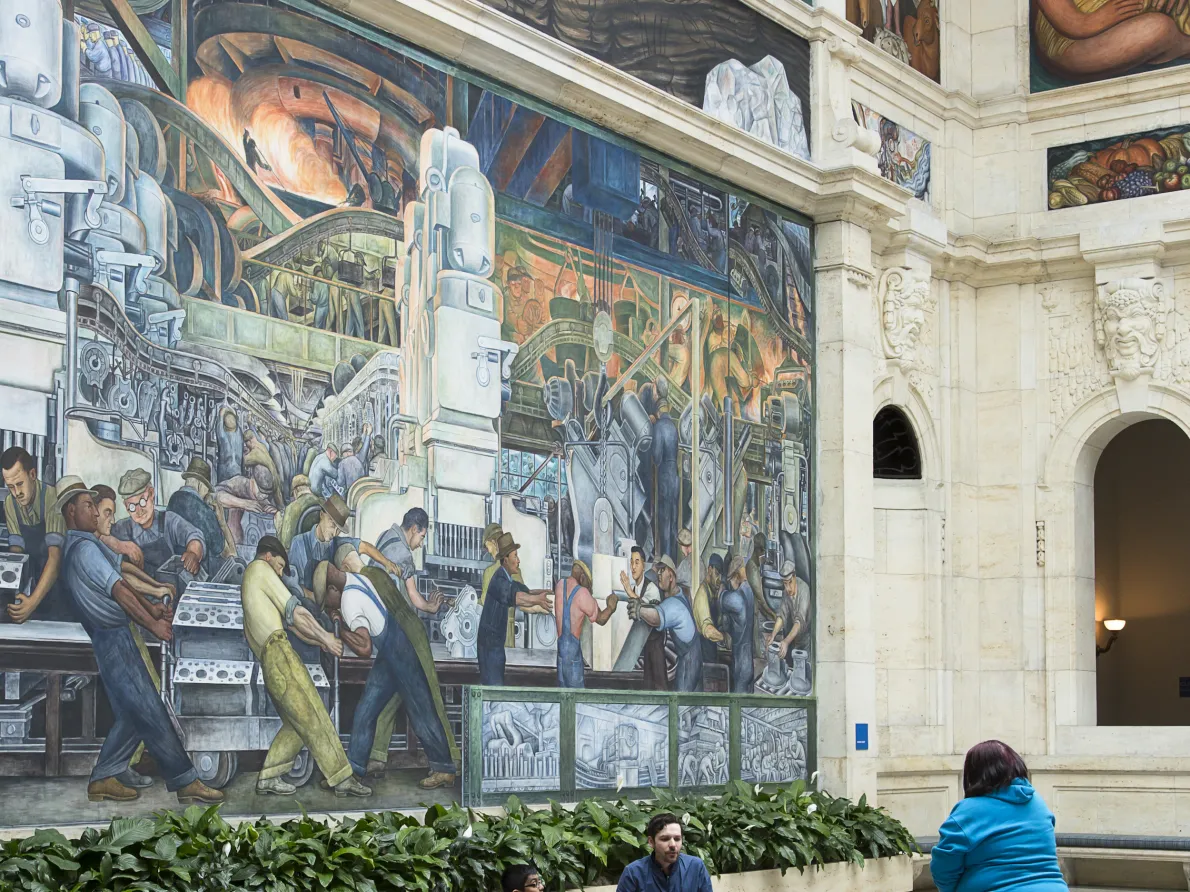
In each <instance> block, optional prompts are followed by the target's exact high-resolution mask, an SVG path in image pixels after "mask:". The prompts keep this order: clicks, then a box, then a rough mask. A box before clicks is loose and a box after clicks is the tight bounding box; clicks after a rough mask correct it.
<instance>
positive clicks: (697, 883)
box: [616, 813, 711, 892]
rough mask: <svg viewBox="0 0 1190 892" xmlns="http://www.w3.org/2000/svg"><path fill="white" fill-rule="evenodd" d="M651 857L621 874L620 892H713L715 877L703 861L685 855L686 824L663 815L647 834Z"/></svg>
mask: <svg viewBox="0 0 1190 892" xmlns="http://www.w3.org/2000/svg"><path fill="white" fill-rule="evenodd" d="M645 837H646V838H647V839H648V843H649V849H650V850H651V854H648V855H646V856H645V857H644V858H641V859H640V860H639V861H633V862H632V863H631V864H629V865H628V866H627V867H625V868H624V872H623V873H622V874H620V882H619V883H617V884H616V892H711V875H710V874H709V873H708V872H707V866H706V865H705V864H703V863H702V859H701V858H695V857H694V856H693V855H683V854H682V822H681V820H680V819H679V818H678V817H677V816H676V815H671V814H668V813H666V814H660V815H657V816H656V817H654V818H653V820H651V821H649V826H648V827H647V828H646V830H645Z"/></svg>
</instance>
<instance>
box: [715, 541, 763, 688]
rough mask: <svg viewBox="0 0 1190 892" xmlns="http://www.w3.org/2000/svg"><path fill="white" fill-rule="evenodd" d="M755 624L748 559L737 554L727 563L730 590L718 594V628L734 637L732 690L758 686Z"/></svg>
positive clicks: (754, 599)
mask: <svg viewBox="0 0 1190 892" xmlns="http://www.w3.org/2000/svg"><path fill="white" fill-rule="evenodd" d="M755 625H756V597H755V596H754V595H753V594H752V586H751V585H750V584H749V583H748V566H747V561H745V560H744V556H743V555H742V554H738V555H736V556H735V557H734V558H732V559H731V564H730V565H728V568H727V591H725V592H724V593H723V595H722V596H721V597H720V598H719V629H720V630H721V631H722V632H724V633H725V634H727V635H729V636H730V637H731V684H730V686H729V689H730V690H731V693H733V694H751V693H753V691H754V690H755V685H754V682H755V679H756V675H755V667H754V666H753V665H752V653H753V647H752V645H753V636H754V634H755Z"/></svg>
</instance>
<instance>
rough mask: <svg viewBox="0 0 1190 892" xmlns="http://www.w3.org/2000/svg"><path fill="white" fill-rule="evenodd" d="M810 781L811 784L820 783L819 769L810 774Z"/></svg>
mask: <svg viewBox="0 0 1190 892" xmlns="http://www.w3.org/2000/svg"><path fill="white" fill-rule="evenodd" d="M810 783H811V784H816V783H818V772H817V771H815V772H814V773H813V774H811V775H810Z"/></svg>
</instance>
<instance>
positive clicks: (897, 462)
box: [872, 406, 921, 480]
mask: <svg viewBox="0 0 1190 892" xmlns="http://www.w3.org/2000/svg"><path fill="white" fill-rule="evenodd" d="M872 476H873V477H876V478H878V479H880V480H920V479H921V451H920V450H919V449H918V448H917V437H916V436H915V435H914V433H913V426H912V425H911V424H910V423H909V419H908V418H906V417H905V413H904V412H902V411H901V410H900V409H898V408H896V407H895V406H885V407H884V408H883V409H881V410H880V411H879V412H877V413H876V418H875V419H874V420H873V421H872Z"/></svg>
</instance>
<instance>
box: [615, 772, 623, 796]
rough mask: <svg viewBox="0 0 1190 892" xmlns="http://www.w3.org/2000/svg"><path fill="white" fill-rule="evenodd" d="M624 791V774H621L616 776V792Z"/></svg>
mask: <svg viewBox="0 0 1190 892" xmlns="http://www.w3.org/2000/svg"><path fill="white" fill-rule="evenodd" d="M623 789H624V774H623V772H621V773H620V774H617V775H616V792H617V793H619V792H620V791H621V790H623Z"/></svg>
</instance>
